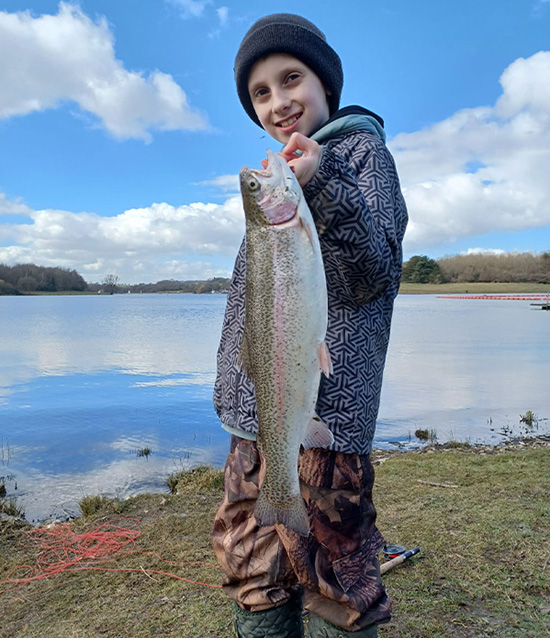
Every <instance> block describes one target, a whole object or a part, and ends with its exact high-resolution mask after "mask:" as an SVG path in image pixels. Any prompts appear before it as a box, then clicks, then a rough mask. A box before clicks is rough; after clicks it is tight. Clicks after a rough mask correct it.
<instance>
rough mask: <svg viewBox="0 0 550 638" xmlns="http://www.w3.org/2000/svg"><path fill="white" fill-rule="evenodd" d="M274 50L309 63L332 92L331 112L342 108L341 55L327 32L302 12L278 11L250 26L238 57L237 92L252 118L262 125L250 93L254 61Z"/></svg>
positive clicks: (329, 102)
mask: <svg viewBox="0 0 550 638" xmlns="http://www.w3.org/2000/svg"><path fill="white" fill-rule="evenodd" d="M271 53H287V54H288V55H292V56H294V57H295V58H298V59H299V60H301V61H302V62H304V64H307V66H308V67H309V68H310V69H311V70H312V71H314V72H315V73H316V74H317V76H318V77H319V79H320V80H321V82H322V84H323V86H324V87H325V89H327V90H328V91H330V93H331V94H330V95H329V96H327V98H328V106H329V112H330V115H332V114H333V113H335V112H336V111H337V110H338V105H339V104H340V94H341V92H342V85H343V83H344V74H343V71H342V63H341V61H340V58H339V57H338V54H337V53H336V51H334V49H333V48H332V47H330V46H329V45H328V44H327V41H326V38H325V34H324V33H323V32H322V31H320V30H319V29H318V28H317V27H316V26H315V25H314V24H313V23H311V22H310V21H309V20H306V19H305V18H302V17H301V16H298V15H294V14H292V13H274V14H273V15H268V16H265V17H263V18H260V19H259V20H258V21H257V22H255V23H254V24H253V25H252V26H251V27H250V29H249V30H248V31H247V33H246V35H245V36H244V38H243V41H242V42H241V46H240V47H239V50H238V52H237V57H236V58H235V69H234V70H235V82H236V83H237V93H238V95H239V99H240V100H241V104H242V105H243V107H244V110H245V111H246V112H247V113H248V115H249V116H250V118H251V119H252V121H254V122H255V123H256V124H257V125H258V126H262V125H261V124H260V120H259V119H258V117H257V115H256V113H255V111H254V107H253V106H252V101H251V99H250V95H249V93H248V76H249V75H250V71H251V70H252V67H253V66H254V63H255V62H257V61H258V60H260V59H261V58H264V57H266V56H268V55H270V54H271Z"/></svg>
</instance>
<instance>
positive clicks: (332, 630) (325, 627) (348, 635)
mask: <svg viewBox="0 0 550 638" xmlns="http://www.w3.org/2000/svg"><path fill="white" fill-rule="evenodd" d="M308 618H309V621H308V626H307V630H308V634H309V638H377V636H378V628H377V626H376V625H371V626H370V627H365V628H364V629H359V631H346V630H345V629H342V628H341V627H336V625H332V624H331V623H329V622H327V621H326V620H323V619H322V618H321V617H320V616H317V614H313V613H310V614H309V615H308Z"/></svg>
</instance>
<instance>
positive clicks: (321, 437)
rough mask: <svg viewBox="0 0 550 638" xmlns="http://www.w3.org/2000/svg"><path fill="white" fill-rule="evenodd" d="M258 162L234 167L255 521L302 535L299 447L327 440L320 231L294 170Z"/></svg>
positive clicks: (272, 161) (274, 161) (305, 524)
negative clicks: (254, 448)
mask: <svg viewBox="0 0 550 638" xmlns="http://www.w3.org/2000/svg"><path fill="white" fill-rule="evenodd" d="M262 164H263V165H264V168H263V169H251V168H248V167H246V166H244V167H243V168H242V170H241V172H240V185H241V194H242V200H243V208H244V212H245V222H246V232H245V243H246V292H245V322H244V332H243V337H242V343H241V347H240V352H239V363H240V367H241V369H244V371H245V373H246V374H247V375H248V377H249V378H250V379H251V381H252V382H253V385H254V391H255V396H256V408H257V416H258V434H257V445H258V449H259V451H260V456H261V461H262V472H261V474H260V476H262V474H263V478H262V479H261V482H260V491H259V494H258V498H257V501H256V505H255V509H254V515H255V518H256V521H257V523H258V525H260V526H265V525H274V524H276V523H281V524H283V525H285V526H286V527H287V528H288V529H291V530H293V531H294V532H297V533H298V534H301V535H302V536H307V535H308V534H309V529H310V527H309V518H308V514H307V510H306V506H305V502H304V500H303V498H302V496H301V494H300V480H299V476H298V455H299V452H300V446H302V445H303V446H304V448H310V447H329V446H330V445H331V444H332V443H333V442H334V438H333V435H332V433H331V431H330V430H329V428H328V427H327V426H326V424H325V423H324V422H323V421H322V420H321V419H320V418H319V417H318V416H317V415H316V412H315V405H316V402H317V395H318V392H319V383H320V379H321V373H324V374H325V375H326V376H327V377H328V376H329V375H330V374H331V372H332V364H331V361H330V354H329V352H328V348H327V346H326V343H325V337H326V332H327V323H328V302H327V286H326V279H325V271H324V267H323V257H322V254H321V247H320V244H319V236H318V234H317V230H316V228H315V223H314V221H313V217H312V215H311V211H310V210H309V208H308V205H307V202H306V200H305V197H304V194H303V192H302V189H301V187H300V184H299V183H298V180H297V179H296V176H295V175H294V173H293V171H292V170H291V168H290V167H289V166H288V164H287V163H286V161H285V159H284V158H283V157H282V156H280V155H278V154H275V153H273V152H272V151H271V150H268V151H267V162H266V161H265V160H264V162H263V163H262Z"/></svg>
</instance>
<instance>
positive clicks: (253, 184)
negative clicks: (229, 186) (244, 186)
mask: <svg viewBox="0 0 550 638" xmlns="http://www.w3.org/2000/svg"><path fill="white" fill-rule="evenodd" d="M248 188H249V189H250V190H251V191H257V190H258V189H259V188H260V182H259V181H258V180H257V179H255V178H254V177H251V178H250V179H249V180H248Z"/></svg>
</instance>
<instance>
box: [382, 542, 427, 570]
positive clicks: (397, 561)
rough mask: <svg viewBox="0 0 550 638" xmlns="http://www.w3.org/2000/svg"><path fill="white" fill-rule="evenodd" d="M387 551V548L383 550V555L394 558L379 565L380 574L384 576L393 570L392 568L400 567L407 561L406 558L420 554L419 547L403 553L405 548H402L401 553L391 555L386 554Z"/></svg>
mask: <svg viewBox="0 0 550 638" xmlns="http://www.w3.org/2000/svg"><path fill="white" fill-rule="evenodd" d="M387 549H389V548H385V551H384V555H386V556H394V558H392V559H391V560H389V561H387V562H386V563H383V564H382V565H380V574H385V573H386V572H389V571H390V569H393V568H394V567H397V565H401V563H404V562H405V561H406V560H407V558H410V557H411V556H414V555H415V554H418V553H419V552H420V547H415V548H414V549H409V550H408V551H404V550H405V548H404V547H403V548H402V549H403V551H402V552H395V553H391V554H388V553H387ZM399 549H401V548H399ZM394 551H395V550H394ZM395 554H397V555H395Z"/></svg>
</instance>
